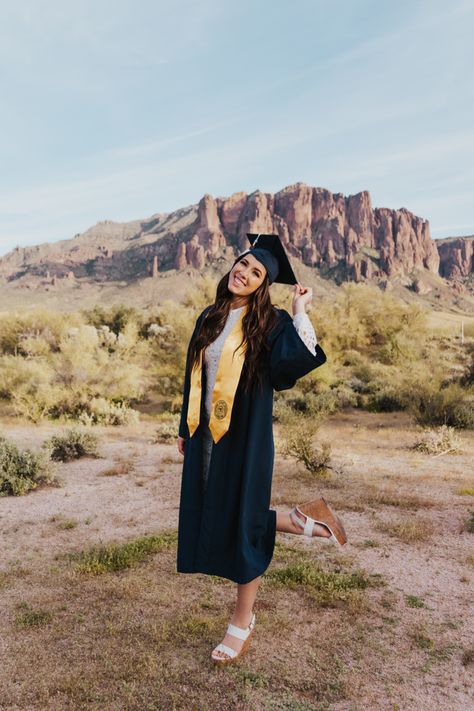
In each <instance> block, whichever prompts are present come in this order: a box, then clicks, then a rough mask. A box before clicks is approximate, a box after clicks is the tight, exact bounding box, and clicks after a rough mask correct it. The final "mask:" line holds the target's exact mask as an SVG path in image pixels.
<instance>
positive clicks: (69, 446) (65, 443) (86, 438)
mask: <svg viewBox="0 0 474 711" xmlns="http://www.w3.org/2000/svg"><path fill="white" fill-rule="evenodd" d="M98 444H99V438H98V437H97V435H96V434H94V433H93V432H87V431H86V430H80V429H71V430H68V431H67V432H64V433H63V434H59V435H53V436H52V437H50V438H49V439H47V440H46V441H45V442H43V447H44V448H47V449H49V450H50V455H51V459H53V460H55V461H59V462H69V461H71V460H72V459H79V458H80V457H99V456H100V454H99V452H98Z"/></svg>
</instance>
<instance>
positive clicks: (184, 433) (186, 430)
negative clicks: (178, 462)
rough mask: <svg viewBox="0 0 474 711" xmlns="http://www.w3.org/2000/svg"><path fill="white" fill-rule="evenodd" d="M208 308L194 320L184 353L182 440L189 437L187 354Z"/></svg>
mask: <svg viewBox="0 0 474 711" xmlns="http://www.w3.org/2000/svg"><path fill="white" fill-rule="evenodd" d="M209 308H210V307H209V306H207V307H206V308H205V309H204V311H203V312H202V313H201V314H200V315H199V316H198V318H197V319H196V323H195V324H194V330H193V332H192V334H191V338H190V339H189V344H188V351H187V353H186V368H185V371H184V385H183V404H182V406H181V418H180V421H179V429H178V435H179V436H180V437H184V439H186V438H187V437H188V436H189V427H188V423H187V415H188V404H189V390H190V387H191V372H190V368H189V353H190V350H191V344H192V342H193V340H194V338H195V336H196V334H197V333H198V331H199V328H200V326H201V322H202V320H203V318H204V316H205V314H206V312H207V311H208V309H209Z"/></svg>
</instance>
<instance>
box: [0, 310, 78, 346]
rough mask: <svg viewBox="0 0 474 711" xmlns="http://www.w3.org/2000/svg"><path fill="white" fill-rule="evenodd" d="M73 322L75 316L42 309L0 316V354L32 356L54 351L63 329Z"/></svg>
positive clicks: (75, 320)
mask: <svg viewBox="0 0 474 711" xmlns="http://www.w3.org/2000/svg"><path fill="white" fill-rule="evenodd" d="M76 322H78V317H77V315H74V314H68V315H65V314H60V313H57V312H55V311H48V310H47V309H43V308H36V309H34V310H33V311H30V312H28V313H16V312H15V313H10V314H5V315H1V316H0V354H5V355H14V356H17V355H22V356H32V355H43V354H44V353H48V352H50V351H56V350H57V348H58V342H59V338H60V336H61V334H62V332H63V331H64V329H65V328H66V327H67V325H75V324H76Z"/></svg>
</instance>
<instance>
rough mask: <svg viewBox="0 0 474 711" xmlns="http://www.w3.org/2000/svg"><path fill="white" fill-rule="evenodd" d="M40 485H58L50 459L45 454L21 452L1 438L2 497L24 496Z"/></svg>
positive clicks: (0, 482)
mask: <svg viewBox="0 0 474 711" xmlns="http://www.w3.org/2000/svg"><path fill="white" fill-rule="evenodd" d="M40 484H57V479H56V476H55V468H54V465H53V464H52V463H51V460H50V459H49V457H48V456H47V455H46V454H45V453H44V452H33V451H31V450H30V449H25V450H22V451H21V450H19V449H18V447H17V446H16V444H14V443H13V442H10V441H8V440H7V439H6V437H3V436H0V496H23V495H24V494H26V493H27V492H28V491H31V489H36V487H37V486H39V485H40Z"/></svg>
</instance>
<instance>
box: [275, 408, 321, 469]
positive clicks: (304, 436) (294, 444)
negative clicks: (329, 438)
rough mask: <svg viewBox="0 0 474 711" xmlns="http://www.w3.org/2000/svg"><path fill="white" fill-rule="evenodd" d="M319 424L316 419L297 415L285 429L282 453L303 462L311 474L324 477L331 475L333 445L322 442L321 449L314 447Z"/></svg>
mask: <svg viewBox="0 0 474 711" xmlns="http://www.w3.org/2000/svg"><path fill="white" fill-rule="evenodd" d="M319 424H320V421H319V420H318V419H317V418H315V417H305V416H304V415H296V416H295V417H294V418H293V421H291V422H288V424H286V426H285V427H284V429H283V444H282V448H281V451H282V453H283V454H284V455H286V456H290V457H294V458H295V459H296V461H297V462H301V463H302V464H303V465H304V467H305V469H306V470H307V471H308V472H310V473H311V474H314V475H315V476H320V477H324V476H327V475H328V473H329V472H328V468H329V463H330V461H331V445H330V443H329V442H322V443H321V446H320V448H317V447H315V446H314V445H313V439H314V435H315V434H316V432H317V431H318V429H319Z"/></svg>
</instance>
